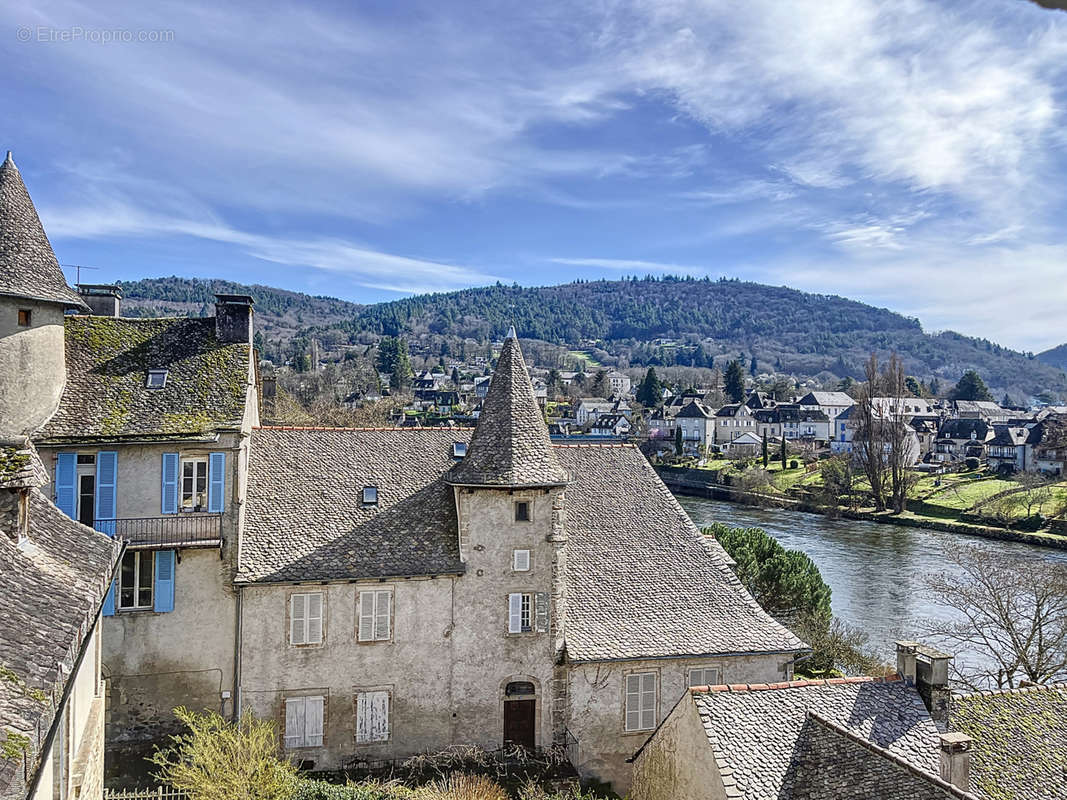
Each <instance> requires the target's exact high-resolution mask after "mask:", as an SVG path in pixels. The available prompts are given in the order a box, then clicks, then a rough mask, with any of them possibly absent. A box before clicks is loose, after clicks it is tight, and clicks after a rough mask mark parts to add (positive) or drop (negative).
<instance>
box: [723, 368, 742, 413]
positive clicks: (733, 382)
mask: <svg viewBox="0 0 1067 800" xmlns="http://www.w3.org/2000/svg"><path fill="white" fill-rule="evenodd" d="M723 380H724V382H725V384H726V386H725V391H726V396H727V397H728V398H730V402H731V403H740V402H741V400H743V399H744V397H745V370H744V368H743V367H742V366H741V362H740V361H737V360H734V361H731V362H730V363H729V364H728V365H727V367H726V375H725V377H724V378H723Z"/></svg>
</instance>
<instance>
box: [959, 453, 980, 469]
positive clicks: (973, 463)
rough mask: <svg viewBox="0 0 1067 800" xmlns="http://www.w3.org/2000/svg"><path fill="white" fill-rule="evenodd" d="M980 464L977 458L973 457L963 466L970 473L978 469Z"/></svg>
mask: <svg viewBox="0 0 1067 800" xmlns="http://www.w3.org/2000/svg"><path fill="white" fill-rule="evenodd" d="M980 464H981V462H980V461H979V460H978V459H977V458H975V457H974V456H971V457H969V458H967V459H966V460H965V461H964V462H963V466H964V468H965V469H966V470H967V471H968V472H970V471H971V470H976V469H978V467H979V465H980Z"/></svg>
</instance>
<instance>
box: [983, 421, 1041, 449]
mask: <svg viewBox="0 0 1067 800" xmlns="http://www.w3.org/2000/svg"><path fill="white" fill-rule="evenodd" d="M993 431H994V436H993V438H992V439H990V440H989V441H987V442H986V444H987V445H989V446H991V447H1018V446H1021V445H1025V444H1026V440H1027V439H1028V438H1029V437H1030V430H1029V429H1028V428H1024V427H1018V426H1014V425H994V426H993Z"/></svg>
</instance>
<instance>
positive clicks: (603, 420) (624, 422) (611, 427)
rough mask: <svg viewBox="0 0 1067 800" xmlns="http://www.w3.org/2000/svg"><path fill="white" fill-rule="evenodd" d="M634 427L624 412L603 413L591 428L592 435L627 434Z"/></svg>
mask: <svg viewBox="0 0 1067 800" xmlns="http://www.w3.org/2000/svg"><path fill="white" fill-rule="evenodd" d="M632 429H633V426H632V425H631V424H630V420H628V419H627V418H626V417H624V416H623V415H622V414H602V415H601V416H599V417H597V420H596V422H594V423H593V426H592V427H591V428H590V429H589V434H590V435H591V436H625V435H626V434H628V433H629V432H630V431H631V430H632Z"/></svg>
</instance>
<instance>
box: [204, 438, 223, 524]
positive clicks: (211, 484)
mask: <svg viewBox="0 0 1067 800" xmlns="http://www.w3.org/2000/svg"><path fill="white" fill-rule="evenodd" d="M225 496H226V454H225V453H212V454H211V456H210V457H209V459H208V491H207V510H208V511H212V512H221V511H222V510H223V506H224V502H223V498H225Z"/></svg>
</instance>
